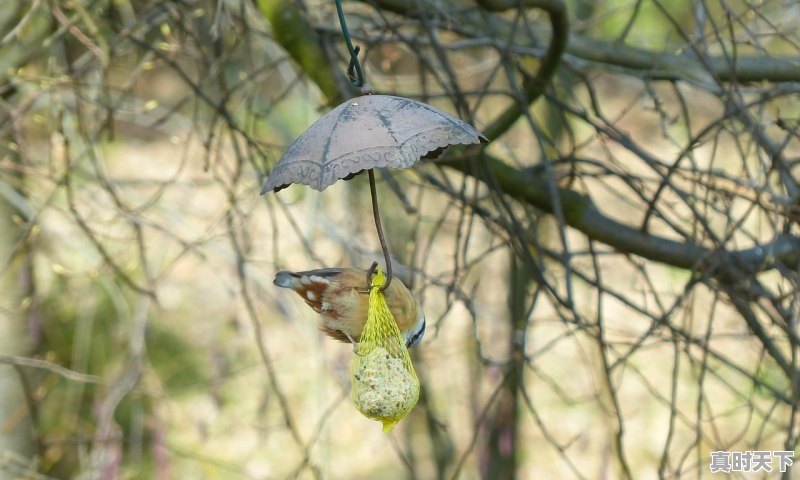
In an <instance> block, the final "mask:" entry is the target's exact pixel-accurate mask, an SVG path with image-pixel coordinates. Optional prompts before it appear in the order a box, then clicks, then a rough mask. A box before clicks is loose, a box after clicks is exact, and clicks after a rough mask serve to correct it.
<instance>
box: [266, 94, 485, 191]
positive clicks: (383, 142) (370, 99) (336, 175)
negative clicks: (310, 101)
mask: <svg viewBox="0 0 800 480" xmlns="http://www.w3.org/2000/svg"><path fill="white" fill-rule="evenodd" d="M481 142H483V143H486V142H487V140H486V138H485V137H484V136H483V135H481V134H480V133H478V131H477V130H475V128H473V127H472V126H471V125H470V124H468V123H466V122H463V121H461V120H459V119H458V118H456V117H454V116H452V115H449V114H447V113H445V112H443V111H441V110H438V109H436V108H433V107H431V106H430V105H426V104H424V103H421V102H417V101H415V100H410V99H408V98H402V97H394V96H390V95H364V96H361V97H357V98H354V99H352V100H348V101H346V102H344V103H343V104H341V105H339V106H338V107H336V108H334V109H333V110H331V111H330V112H328V113H327V114H326V115H324V116H323V117H322V118H320V119H319V120H317V121H316V122H314V124H313V125H311V126H310V127H309V128H308V130H306V131H305V132H303V134H302V135H300V136H299V137H298V138H297V140H295V141H294V143H292V145H291V146H289V148H288V149H287V150H286V153H284V154H283V157H281V159H280V160H278V163H276V164H275V167H274V168H273V169H272V172H271V174H270V176H269V178H267V181H266V182H265V183H264V188H263V189H262V190H261V193H262V194H263V193H265V192H269V191H275V192H277V191H278V190H280V189H282V188H285V187H287V186H289V185H290V184H292V183H302V184H305V185H308V186H310V187H311V188H313V189H315V190H320V191H322V190H324V189H325V188H327V187H328V186H330V185H333V183H335V182H336V181H337V180H339V179H340V178H350V177H352V176H353V175H355V174H357V173H358V172H361V171H362V170H367V169H370V168H384V167H391V168H408V167H411V166H412V165H414V164H415V163H417V161H419V159H420V158H421V157H423V156H425V155H427V154H428V153H430V152H435V151H441V150H443V149H444V148H446V147H448V146H450V145H459V144H462V145H468V144H474V143H481Z"/></svg>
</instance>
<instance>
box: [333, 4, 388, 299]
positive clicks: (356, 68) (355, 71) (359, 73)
mask: <svg viewBox="0 0 800 480" xmlns="http://www.w3.org/2000/svg"><path fill="white" fill-rule="evenodd" d="M335 1H336V11H337V12H338V14H339V25H341V27H342V36H343V37H344V41H345V43H346V44H347V51H348V52H350V65H348V67H347V76H348V78H350V81H351V82H352V83H353V85H355V86H356V87H358V88H362V87H363V86H364V70H363V69H362V68H361V62H359V61H358V52H360V51H361V48H359V47H357V46H356V47H353V42H352V41H351V40H350V31H349V30H347V21H346V20H345V18H344V10H342V0H335ZM367 173H368V174H369V193H370V195H372V216H373V218H374V219H375V228H377V229H378V239H379V240H380V241H381V250H383V259H384V261H385V262H386V283H385V284H384V285H383V288H381V291H384V292H385V291H386V289H387V288H389V285H390V284H391V283H392V260H391V258H389V246H388V245H387V243H386V237H385V236H384V234H383V227H382V226H381V212H380V208H379V207H378V193H377V189H376V188H375V173H374V171H373V170H372V169H371V168H370V169H369V170H367ZM376 265H377V264H375V263H373V264H372V267H371V268H370V269H369V271H368V272H367V284H370V283H371V282H372V275H373V273H374V272H375V267H376Z"/></svg>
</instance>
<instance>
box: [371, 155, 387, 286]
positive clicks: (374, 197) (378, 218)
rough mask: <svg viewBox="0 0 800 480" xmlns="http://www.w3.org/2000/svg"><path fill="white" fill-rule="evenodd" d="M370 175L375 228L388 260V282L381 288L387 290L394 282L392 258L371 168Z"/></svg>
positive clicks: (384, 255) (385, 257) (384, 257)
mask: <svg viewBox="0 0 800 480" xmlns="http://www.w3.org/2000/svg"><path fill="white" fill-rule="evenodd" d="M367 174H368V175H369V193H370V194H371V195H372V216H373V218H374V219H375V228H377V229H378V239H379V240H380V241H381V249H382V250H383V259H384V260H385V261H386V284H385V285H384V286H383V288H382V289H381V290H382V291H384V292H385V291H386V289H387V288H389V284H390V283H392V260H391V259H390V258H389V246H388V245H387V244H386V237H384V235H383V227H382V226H381V211H380V209H379V208H378V192H377V190H376V189H375V172H374V171H373V170H372V169H371V168H370V169H369V170H367Z"/></svg>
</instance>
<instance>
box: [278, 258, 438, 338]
mask: <svg viewBox="0 0 800 480" xmlns="http://www.w3.org/2000/svg"><path fill="white" fill-rule="evenodd" d="M273 283H274V284H275V285H277V286H279V287H283V288H290V289H292V290H294V291H295V292H296V293H297V294H298V295H300V296H301V297H302V298H303V300H305V302H306V303H307V304H308V306H309V307H311V308H313V309H314V311H315V312H317V313H319V314H320V316H321V317H322V318H321V322H320V326H319V329H320V330H321V331H322V332H323V333H325V334H326V335H328V336H330V337H333V338H335V339H336V340H340V341H342V342H350V343H353V344H354V345H355V344H356V343H358V340H359V338H361V331H362V330H363V329H364V324H365V323H366V321H367V309H368V306H369V284H367V272H366V271H362V270H354V269H352V268H322V269H319V270H309V271H307V272H287V271H282V272H278V273H277V274H276V275H275V281H274V282H273ZM384 294H385V295H386V303H387V304H388V306H389V310H390V311H391V312H392V316H393V317H394V320H395V322H397V327H398V328H399V329H400V333H401V334H402V335H403V339H404V340H405V342H406V347H413V346H415V345H417V344H418V343H419V342H420V341H421V340H422V336H423V335H425V314H424V313H423V312H422V307H420V306H419V303H417V301H416V299H415V298H414V296H413V295H411V292H409V291H408V288H406V286H405V285H403V283H402V282H401V281H400V280H398V279H396V278H395V279H394V280H393V281H392V282H391V284H390V285H389V288H387V289H386V291H385V292H384Z"/></svg>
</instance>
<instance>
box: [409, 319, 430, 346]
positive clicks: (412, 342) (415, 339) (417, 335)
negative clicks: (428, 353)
mask: <svg viewBox="0 0 800 480" xmlns="http://www.w3.org/2000/svg"><path fill="white" fill-rule="evenodd" d="M425 323H426V321H425V320H422V328H420V329H419V330H417V331H416V332H414V335H411V336H410V337H409V338H408V340H407V341H406V348H411V347H416V346H417V345H419V342H421V341H422V337H423V336H425Z"/></svg>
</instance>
